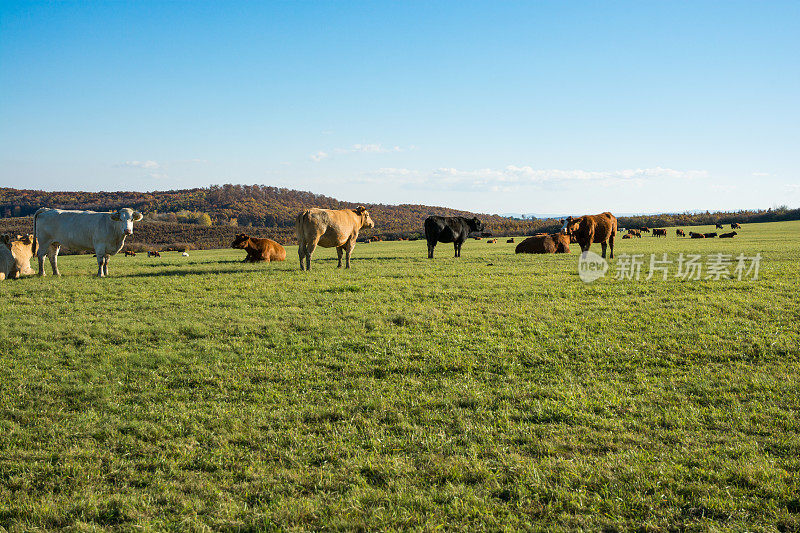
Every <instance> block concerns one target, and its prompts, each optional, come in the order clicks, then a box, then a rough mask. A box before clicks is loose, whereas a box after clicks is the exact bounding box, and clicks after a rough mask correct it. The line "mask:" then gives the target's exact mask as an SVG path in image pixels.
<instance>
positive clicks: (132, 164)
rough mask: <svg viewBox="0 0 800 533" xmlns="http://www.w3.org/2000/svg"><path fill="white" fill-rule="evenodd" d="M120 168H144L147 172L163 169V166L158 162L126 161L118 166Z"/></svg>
mask: <svg viewBox="0 0 800 533" xmlns="http://www.w3.org/2000/svg"><path fill="white" fill-rule="evenodd" d="M116 166H118V167H127V168H143V169H145V170H155V169H157V168H161V165H159V164H158V162H156V161H150V160H148V161H125V162H123V163H120V164H118V165H116Z"/></svg>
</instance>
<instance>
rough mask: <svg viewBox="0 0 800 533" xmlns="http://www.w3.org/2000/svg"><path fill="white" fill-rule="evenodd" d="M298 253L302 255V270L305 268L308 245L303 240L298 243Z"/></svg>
mask: <svg viewBox="0 0 800 533" xmlns="http://www.w3.org/2000/svg"><path fill="white" fill-rule="evenodd" d="M297 255H298V256H299V257H300V270H305V268H303V259H305V258H306V247H305V245H304V244H303V243H302V242H301V243H298V244H297Z"/></svg>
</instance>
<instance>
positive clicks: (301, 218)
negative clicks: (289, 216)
mask: <svg viewBox="0 0 800 533" xmlns="http://www.w3.org/2000/svg"><path fill="white" fill-rule="evenodd" d="M308 221H309V218H308V211H303V212H301V213H300V214H299V215H297V221H296V222H295V228H294V229H295V231H296V233H297V248H298V250H300V251H302V250H304V249H305V239H304V238H303V227H304V226H305V225H306V224H307V223H308Z"/></svg>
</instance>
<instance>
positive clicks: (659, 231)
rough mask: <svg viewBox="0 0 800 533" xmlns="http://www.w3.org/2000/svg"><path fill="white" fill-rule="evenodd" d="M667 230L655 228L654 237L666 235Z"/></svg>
mask: <svg viewBox="0 0 800 533" xmlns="http://www.w3.org/2000/svg"><path fill="white" fill-rule="evenodd" d="M666 236H667V230H665V229H664V228H655V229H653V237H666Z"/></svg>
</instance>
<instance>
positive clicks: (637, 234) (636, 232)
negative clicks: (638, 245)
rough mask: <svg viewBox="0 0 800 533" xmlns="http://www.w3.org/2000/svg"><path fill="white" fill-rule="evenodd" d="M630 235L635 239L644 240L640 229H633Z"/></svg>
mask: <svg viewBox="0 0 800 533" xmlns="http://www.w3.org/2000/svg"><path fill="white" fill-rule="evenodd" d="M628 235H633V236H634V237H639V238H640V239H641V238H642V232H641V231H639V230H638V229H634V228H631V229H629V230H628Z"/></svg>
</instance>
